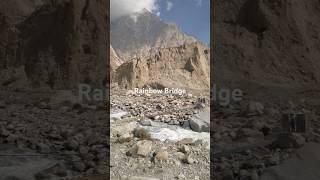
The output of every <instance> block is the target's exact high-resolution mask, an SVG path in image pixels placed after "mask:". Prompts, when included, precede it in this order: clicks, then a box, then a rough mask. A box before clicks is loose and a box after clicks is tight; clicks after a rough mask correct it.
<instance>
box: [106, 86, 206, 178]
mask: <svg viewBox="0 0 320 180" xmlns="http://www.w3.org/2000/svg"><path fill="white" fill-rule="evenodd" d="M209 113H210V110H209V104H208V98H206V97H205V96H194V95H192V94H187V95H183V96H174V95H157V94H143V95H138V94H134V93H132V92H131V91H127V92H116V93H113V94H112V95H111V137H110V138H111V140H110V147H111V151H110V152H111V164H110V166H111V179H115V180H116V179H119V180H120V179H121V180H122V179H132V180H133V179H143V180H149V179H150V180H157V179H164V180H166V179H168V180H169V179H170V180H171V179H192V180H193V179H199V180H200V179H201V180H202V179H210V165H209V163H210V156H209V153H210V150H209V149H210V134H209V131H210V122H209V121H210V120H209Z"/></svg>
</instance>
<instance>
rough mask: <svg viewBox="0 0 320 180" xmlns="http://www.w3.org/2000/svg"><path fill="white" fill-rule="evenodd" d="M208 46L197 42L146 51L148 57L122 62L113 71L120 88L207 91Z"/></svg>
mask: <svg viewBox="0 0 320 180" xmlns="http://www.w3.org/2000/svg"><path fill="white" fill-rule="evenodd" d="M209 57H210V54H209V50H208V48H206V47H205V46H203V45H202V44H200V43H192V44H185V45H182V46H178V47H172V48H161V49H157V50H155V49H154V51H149V56H148V57H141V58H140V57H138V58H135V59H133V60H132V61H129V62H125V63H124V64H122V65H121V66H120V67H119V68H118V69H117V70H116V81H117V83H118V84H119V86H120V87H123V88H134V87H144V86H148V85H149V86H151V87H154V88H161V87H180V88H187V89H197V90H208V88H209V64H208V63H209V61H208V59H209Z"/></svg>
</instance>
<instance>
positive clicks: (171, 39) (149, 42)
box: [110, 9, 197, 60]
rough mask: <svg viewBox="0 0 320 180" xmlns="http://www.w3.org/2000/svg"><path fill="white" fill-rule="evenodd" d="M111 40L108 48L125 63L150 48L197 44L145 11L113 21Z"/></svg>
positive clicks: (175, 28) (170, 25)
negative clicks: (111, 48)
mask: <svg viewBox="0 0 320 180" xmlns="http://www.w3.org/2000/svg"><path fill="white" fill-rule="evenodd" d="M110 38H111V45H112V46H113V48H114V49H115V51H116V52H117V54H118V55H119V57H121V58H122V59H124V60H130V59H131V57H132V56H135V55H142V54H144V52H146V51H148V50H150V49H151V48H153V47H161V48H163V47H176V46H180V45H183V44H188V43H192V42H195V41H197V40H196V39H195V38H194V37H191V36H189V35H186V34H185V33H183V32H182V31H181V30H180V29H179V28H178V27H177V26H176V25H175V24H172V23H167V22H165V21H163V20H161V19H160V17H158V16H157V15H155V14H153V13H152V12H150V11H148V10H146V9H144V10H142V11H139V12H136V13H133V14H130V15H127V16H123V17H121V18H118V19H116V20H114V21H112V22H111V36H110Z"/></svg>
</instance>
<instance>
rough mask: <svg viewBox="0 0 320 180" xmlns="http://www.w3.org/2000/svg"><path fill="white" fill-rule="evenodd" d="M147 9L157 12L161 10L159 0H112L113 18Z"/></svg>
mask: <svg viewBox="0 0 320 180" xmlns="http://www.w3.org/2000/svg"><path fill="white" fill-rule="evenodd" d="M143 9H147V10H148V11H150V12H153V13H155V14H157V13H158V12H159V11H158V9H159V6H158V0H111V1H110V11H111V20H114V19H117V18H119V17H121V16H125V15H129V14H132V13H135V12H139V11H141V10H143Z"/></svg>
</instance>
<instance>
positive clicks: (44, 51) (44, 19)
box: [0, 0, 109, 89]
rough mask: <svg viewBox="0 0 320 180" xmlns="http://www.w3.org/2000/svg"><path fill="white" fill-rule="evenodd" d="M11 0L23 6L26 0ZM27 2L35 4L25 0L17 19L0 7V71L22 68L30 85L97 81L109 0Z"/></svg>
mask: <svg viewBox="0 0 320 180" xmlns="http://www.w3.org/2000/svg"><path fill="white" fill-rule="evenodd" d="M15 2H16V3H17V4H18V5H21V6H22V7H26V4H25V2H27V1H15ZM32 2H37V3H34V5H33V6H31V5H30V4H32V3H31V0H30V4H29V6H27V7H28V8H26V9H27V11H21V13H23V14H24V16H23V18H22V19H19V20H15V19H16V18H13V17H15V16H13V15H12V13H9V12H7V11H4V10H3V9H5V8H1V9H0V10H1V11H0V15H2V16H0V17H2V18H1V21H0V23H1V24H3V26H1V29H0V38H1V40H2V39H4V40H5V41H2V42H4V44H3V45H2V47H1V50H0V70H1V72H4V71H8V70H12V71H14V69H21V71H23V73H24V74H25V75H24V79H26V80H27V82H25V83H26V84H29V85H30V86H31V87H43V86H48V87H51V88H56V89H60V88H72V87H75V86H77V84H78V83H80V82H84V83H90V84H94V85H102V83H103V81H105V80H104V79H105V78H106V75H107V73H106V71H107V69H106V68H107V67H106V64H107V63H106V62H107V47H108V44H107V38H108V35H107V31H108V28H109V27H108V22H107V20H108V15H107V3H108V1H107V0H101V1H90V0H59V1H32ZM9 5H10V3H8V4H7V6H8V7H11V6H9ZM18 7H20V6H18ZM30 7H31V8H30ZM19 12H20V11H19ZM13 19H14V20H13ZM23 73H21V74H23ZM0 74H1V73H0ZM10 78H11V77H7V79H9V80H10ZM20 78H22V77H20ZM11 79H12V78H11ZM14 79H17V78H13V79H12V80H11V81H12V82H10V83H9V84H12V83H14V82H15V81H16V80H14ZM18 79H19V78H18ZM6 81H8V80H6ZM9 84H8V83H7V85H9Z"/></svg>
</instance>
